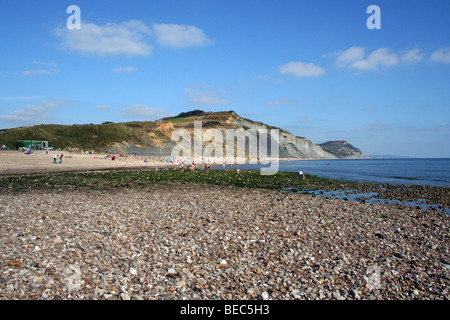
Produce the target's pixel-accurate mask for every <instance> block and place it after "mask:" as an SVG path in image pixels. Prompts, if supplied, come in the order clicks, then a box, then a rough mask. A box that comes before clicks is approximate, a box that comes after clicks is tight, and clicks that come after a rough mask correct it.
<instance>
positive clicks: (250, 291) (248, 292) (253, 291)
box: [247, 288, 255, 295]
mask: <svg viewBox="0 0 450 320" xmlns="http://www.w3.org/2000/svg"><path fill="white" fill-rule="evenodd" d="M254 293H255V289H253V288H250V289H247V294H248V295H253V294H254Z"/></svg>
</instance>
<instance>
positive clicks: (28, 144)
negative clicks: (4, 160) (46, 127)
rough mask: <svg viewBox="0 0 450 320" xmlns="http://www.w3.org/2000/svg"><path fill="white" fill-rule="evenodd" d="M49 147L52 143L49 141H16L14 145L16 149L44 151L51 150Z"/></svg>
mask: <svg viewBox="0 0 450 320" xmlns="http://www.w3.org/2000/svg"><path fill="white" fill-rule="evenodd" d="M51 146H52V143H51V142H50V141H34V140H18V141H17V143H16V149H21V148H28V149H32V150H44V149H48V148H51Z"/></svg>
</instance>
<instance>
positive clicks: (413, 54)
mask: <svg viewBox="0 0 450 320" xmlns="http://www.w3.org/2000/svg"><path fill="white" fill-rule="evenodd" d="M419 52H420V49H412V50H409V51H407V52H405V53H404V54H403V55H402V56H401V57H400V60H401V62H402V63H404V64H413V63H416V62H419V61H422V60H423V53H419Z"/></svg>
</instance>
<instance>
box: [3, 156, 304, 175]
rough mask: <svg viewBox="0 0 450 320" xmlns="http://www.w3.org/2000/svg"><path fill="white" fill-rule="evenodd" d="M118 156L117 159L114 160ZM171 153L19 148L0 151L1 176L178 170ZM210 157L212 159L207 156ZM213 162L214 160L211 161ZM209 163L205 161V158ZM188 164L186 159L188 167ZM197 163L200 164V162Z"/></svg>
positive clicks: (176, 162) (177, 163)
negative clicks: (60, 157)
mask: <svg viewBox="0 0 450 320" xmlns="http://www.w3.org/2000/svg"><path fill="white" fill-rule="evenodd" d="M61 154H63V155H64V156H63V161H62V163H56V164H55V163H53V156H54V155H61ZM112 156H115V160H112ZM168 158H170V156H165V157H163V156H159V157H156V156H155V157H150V156H139V155H138V156H134V155H128V156H127V158H125V157H120V156H119V155H117V154H113V155H111V157H108V155H107V154H95V153H94V154H81V153H80V152H77V153H73V154H70V153H68V152H64V151H49V152H48V154H47V153H45V152H44V153H43V152H42V151H34V154H32V155H27V154H25V152H20V151H0V175H11V174H24V173H45V172H74V171H95V170H110V169H111V170H114V169H141V170H154V169H155V168H158V169H179V165H180V164H179V161H178V160H177V161H174V163H167V162H163V161H162V160H167V159H168ZM208 160H209V159H208ZM288 160H299V159H291V158H286V159H278V161H288ZM234 161H235V162H234V163H238V161H239V163H245V159H234ZM210 162H211V164H214V159H212V160H210ZM205 163H206V160H205ZM188 165H189V163H188V161H185V162H184V168H185V169H187V167H188ZM197 166H201V164H200V163H198V165H197Z"/></svg>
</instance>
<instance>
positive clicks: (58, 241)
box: [53, 236, 64, 244]
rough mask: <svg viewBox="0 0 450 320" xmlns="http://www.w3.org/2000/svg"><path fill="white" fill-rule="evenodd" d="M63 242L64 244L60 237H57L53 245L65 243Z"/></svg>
mask: <svg viewBox="0 0 450 320" xmlns="http://www.w3.org/2000/svg"><path fill="white" fill-rule="evenodd" d="M63 242H64V241H63V239H61V237H60V236H57V237H56V238H55V239H54V240H53V243H56V244H59V243H63Z"/></svg>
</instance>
